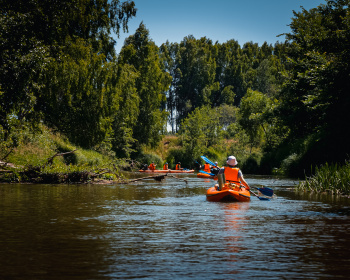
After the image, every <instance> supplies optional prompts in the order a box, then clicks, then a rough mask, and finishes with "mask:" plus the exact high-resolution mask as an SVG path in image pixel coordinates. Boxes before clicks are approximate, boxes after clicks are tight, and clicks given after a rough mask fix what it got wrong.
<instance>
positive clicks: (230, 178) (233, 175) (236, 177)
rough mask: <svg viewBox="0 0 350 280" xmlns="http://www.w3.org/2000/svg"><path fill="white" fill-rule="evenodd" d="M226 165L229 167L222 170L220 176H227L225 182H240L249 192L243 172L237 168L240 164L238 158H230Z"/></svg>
mask: <svg viewBox="0 0 350 280" xmlns="http://www.w3.org/2000/svg"><path fill="white" fill-rule="evenodd" d="M226 164H227V166H225V167H223V168H221V169H220V170H219V173H218V174H225V180H226V181H227V182H240V183H242V184H243V185H244V186H245V187H246V188H247V189H248V190H249V189H250V187H249V186H248V183H247V182H246V180H244V177H243V173H242V171H241V170H240V169H239V168H238V167H235V166H236V165H237V164H238V162H237V160H236V158H235V157H234V156H229V157H228V158H227V161H226Z"/></svg>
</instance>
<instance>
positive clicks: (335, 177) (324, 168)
mask: <svg viewBox="0 0 350 280" xmlns="http://www.w3.org/2000/svg"><path fill="white" fill-rule="evenodd" d="M297 190H300V191H308V192H316V193H329V194H332V195H347V196H348V197H349V198H350V162H349V161H346V163H345V164H344V165H339V164H328V163H326V164H324V165H321V166H320V167H317V166H316V167H315V174H314V175H312V176H309V177H306V179H305V181H301V182H300V183H299V184H298V185H297Z"/></svg>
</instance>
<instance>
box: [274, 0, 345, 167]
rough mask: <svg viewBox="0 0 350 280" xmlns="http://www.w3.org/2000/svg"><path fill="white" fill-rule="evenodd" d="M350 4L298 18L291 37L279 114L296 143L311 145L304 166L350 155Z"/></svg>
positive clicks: (296, 15) (334, 4) (297, 15)
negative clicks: (346, 130)
mask: <svg viewBox="0 0 350 280" xmlns="http://www.w3.org/2000/svg"><path fill="white" fill-rule="evenodd" d="M349 4H350V1H348V0H337V1H327V4H326V5H320V6H318V7H316V8H313V9H310V10H309V11H307V10H305V9H303V10H302V11H301V12H299V13H296V12H294V18H293V19H292V23H291V24H290V27H291V33H288V34H286V36H287V39H288V40H289V43H290V48H289V57H290V59H289V61H290V63H291V71H289V72H288V74H287V82H286V84H285V86H284V88H283V91H282V92H281V96H280V99H281V101H282V102H281V106H280V107H279V113H280V116H281V118H282V119H283V121H284V123H285V124H286V125H287V126H289V127H290V128H291V134H290V140H291V141H293V142H295V140H299V141H300V140H302V139H310V136H311V138H312V141H311V143H309V144H308V147H307V151H306V152H304V157H303V160H304V165H311V163H312V162H313V163H322V162H326V161H340V162H343V161H344V159H345V157H346V155H349V154H350V148H349V145H348V139H347V136H346V135H345V134H344V128H345V127H347V126H348V123H349V121H350V113H349V109H348V108H349V105H350V95H349V92H350V79H349V78H350V63H349V61H350V59H349V58H350V36H349V34H350V24H349V22H350V8H349V6H350V5H349Z"/></svg>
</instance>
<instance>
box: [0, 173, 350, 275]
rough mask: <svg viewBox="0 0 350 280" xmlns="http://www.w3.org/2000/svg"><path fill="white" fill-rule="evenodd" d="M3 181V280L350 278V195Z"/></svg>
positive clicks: (275, 182) (271, 182)
mask: <svg viewBox="0 0 350 280" xmlns="http://www.w3.org/2000/svg"><path fill="white" fill-rule="evenodd" d="M176 176H178V177H179V178H182V179H186V180H188V183H187V184H186V183H185V182H184V181H183V180H179V179H177V178H173V177H167V178H166V179H165V180H163V181H162V182H157V181H155V180H144V181H140V182H137V183H133V184H130V185H28V184H11V185H9V184H0V214H1V215H0V225H1V226H0V279H11V280H12V279H26V280H27V279H33V280H34V279H35V280H40V279H45V280H49V279H82V280H83V279H84V280H86V279H93V280H95V279H96V280H97V279H252V278H253V279H341V278H343V279H349V277H350V276H349V275H350V198H344V197H332V196H325V195H310V194H305V193H296V192H295V191H294V190H293V186H294V185H295V184H296V182H295V181H292V180H288V179H276V178H268V177H259V176H249V175H246V180H247V181H248V183H249V184H250V185H251V186H267V187H271V188H272V189H273V190H274V192H275V194H276V196H277V198H274V199H272V200H270V201H264V200H259V199H258V198H256V197H252V198H251V201H250V202H248V203H232V202H231V203H215V202H208V201H207V200H206V198H205V191H206V190H207V189H208V188H209V187H211V186H212V185H213V184H214V181H211V180H204V179H199V178H197V177H196V176H195V175H192V174H186V175H184V174H183V175H176Z"/></svg>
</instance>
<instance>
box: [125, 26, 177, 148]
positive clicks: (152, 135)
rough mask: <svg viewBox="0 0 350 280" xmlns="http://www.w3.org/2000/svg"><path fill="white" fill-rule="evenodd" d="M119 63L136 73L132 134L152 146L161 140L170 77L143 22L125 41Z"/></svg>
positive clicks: (164, 123)
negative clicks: (136, 104) (136, 111)
mask: <svg viewBox="0 0 350 280" xmlns="http://www.w3.org/2000/svg"><path fill="white" fill-rule="evenodd" d="M119 63H120V64H121V65H124V64H129V65H132V66H133V67H134V68H135V70H136V71H137V73H138V77H137V78H136V82H135V86H136V89H137V93H138V95H139V98H140V104H139V115H138V118H137V126H135V127H134V137H135V139H137V141H138V144H139V145H140V144H146V145H148V144H150V145H153V146H154V145H156V144H157V143H158V142H159V140H160V139H161V135H162V132H163V131H164V127H165V126H166V120H167V113H166V111H165V110H164V104H165V101H166V96H165V93H166V91H167V90H168V89H169V86H170V83H171V76H170V75H169V73H167V72H165V70H164V67H163V64H162V62H161V59H160V54H159V48H158V47H157V46H156V45H155V43H154V42H153V41H152V40H151V39H150V38H149V31H148V30H147V29H146V27H145V25H144V24H143V23H141V24H140V26H139V27H138V29H137V30H136V32H135V34H134V35H131V36H129V37H128V38H127V39H126V40H125V44H124V46H123V48H122V50H121V52H120V57H119Z"/></svg>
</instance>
